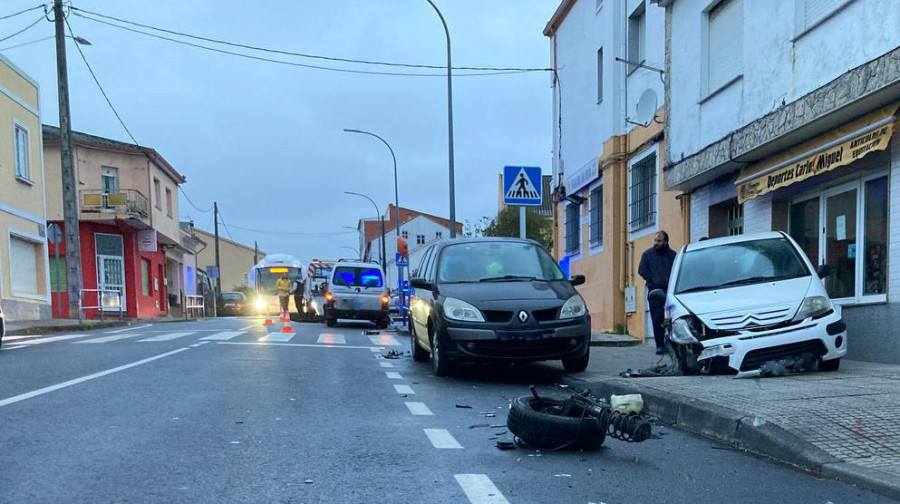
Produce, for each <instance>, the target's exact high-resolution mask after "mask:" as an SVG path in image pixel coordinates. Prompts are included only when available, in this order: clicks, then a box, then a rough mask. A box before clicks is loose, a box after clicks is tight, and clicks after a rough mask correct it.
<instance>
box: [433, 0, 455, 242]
mask: <svg viewBox="0 0 900 504" xmlns="http://www.w3.org/2000/svg"><path fill="white" fill-rule="evenodd" d="M426 1H427V2H428V4H429V5H431V8H432V9H434V12H436V13H437V15H438V17H439V18H441V24H442V25H444V34H445V35H446V36H447V123H448V128H447V132H448V138H447V143H448V146H449V151H450V238H455V237H456V186H455V182H454V177H453V76H452V68H451V64H450V30H449V29H447V22H446V21H444V15H443V14H441V11H440V10H439V9H438V8H437V5H435V4H434V2H433V1H432V0H426Z"/></svg>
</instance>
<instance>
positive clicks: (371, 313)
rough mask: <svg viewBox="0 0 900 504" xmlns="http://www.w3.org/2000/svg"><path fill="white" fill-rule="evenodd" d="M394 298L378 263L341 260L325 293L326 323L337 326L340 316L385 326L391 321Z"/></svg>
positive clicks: (332, 271)
mask: <svg viewBox="0 0 900 504" xmlns="http://www.w3.org/2000/svg"><path fill="white" fill-rule="evenodd" d="M390 299H391V298H390V296H389V295H388V289H387V287H385V285H384V272H383V271H382V270H381V266H379V265H378V264H377V263H373V262H364V261H343V260H342V261H338V262H336V263H335V264H334V268H333V269H332V270H331V276H330V277H329V280H328V292H326V293H325V324H326V325H327V326H328V327H334V326H335V325H336V324H337V321H338V319H353V320H369V321H372V322H374V323H375V324H376V326H378V328H379V329H384V328H386V327H388V326H389V325H390V323H391V318H390V313H389V311H388V303H389V302H390Z"/></svg>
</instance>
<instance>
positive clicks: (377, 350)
mask: <svg viewBox="0 0 900 504" xmlns="http://www.w3.org/2000/svg"><path fill="white" fill-rule="evenodd" d="M366 348H368V349H369V350H371V351H373V352H380V351H382V350H384V348H379V347H366Z"/></svg>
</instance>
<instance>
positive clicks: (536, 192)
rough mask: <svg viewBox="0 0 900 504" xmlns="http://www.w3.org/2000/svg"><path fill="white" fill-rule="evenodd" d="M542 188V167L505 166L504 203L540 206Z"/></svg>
mask: <svg viewBox="0 0 900 504" xmlns="http://www.w3.org/2000/svg"><path fill="white" fill-rule="evenodd" d="M542 189H543V184H542V183H541V169H540V167H537V166H504V167H503V203H506V204H507V205H531V206H540V205H541V199H542V197H541V196H542V194H541V192H542Z"/></svg>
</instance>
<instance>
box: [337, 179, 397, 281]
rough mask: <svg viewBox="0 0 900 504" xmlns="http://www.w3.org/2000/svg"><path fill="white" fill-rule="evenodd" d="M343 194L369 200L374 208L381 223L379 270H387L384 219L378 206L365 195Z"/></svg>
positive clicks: (355, 193)
mask: <svg viewBox="0 0 900 504" xmlns="http://www.w3.org/2000/svg"><path fill="white" fill-rule="evenodd" d="M344 194H351V195H353V196H359V197H361V198H365V199H367V200H369V203H372V206H373V207H375V214H376V215H378V220H379V221H381V269H382V270H384V269H387V261H386V258H385V252H384V217H382V215H381V211H380V210H378V205H376V204H375V200H373V199H372V198H370V197H368V196H366V195H365V194H362V193H358V192H353V191H344Z"/></svg>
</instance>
